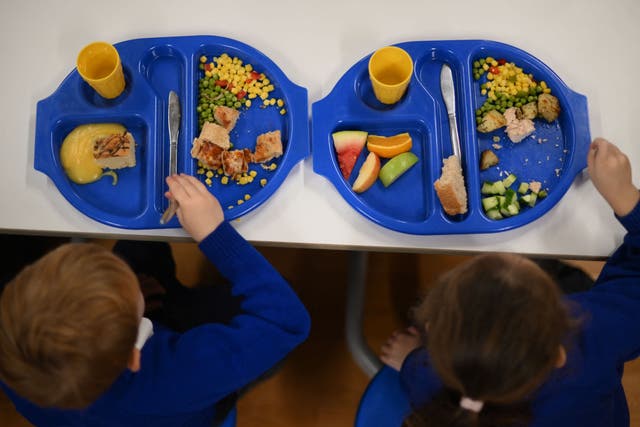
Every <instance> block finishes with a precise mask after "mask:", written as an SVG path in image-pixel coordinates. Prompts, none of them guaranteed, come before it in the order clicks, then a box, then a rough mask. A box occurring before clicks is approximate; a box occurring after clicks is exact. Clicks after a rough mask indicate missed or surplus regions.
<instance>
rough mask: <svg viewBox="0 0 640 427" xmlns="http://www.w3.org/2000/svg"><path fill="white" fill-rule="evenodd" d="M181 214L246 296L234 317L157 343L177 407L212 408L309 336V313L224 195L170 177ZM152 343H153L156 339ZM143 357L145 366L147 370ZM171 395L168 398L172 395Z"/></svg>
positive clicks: (161, 378) (162, 380)
mask: <svg viewBox="0 0 640 427" xmlns="http://www.w3.org/2000/svg"><path fill="white" fill-rule="evenodd" d="M167 183H168V184H169V188H170V193H169V194H168V195H167V196H168V197H173V198H175V199H176V200H177V201H178V204H179V207H178V210H177V212H176V213H177V215H178V219H179V220H180V223H181V224H182V225H183V227H184V229H185V230H186V231H187V232H188V233H189V234H191V235H192V236H193V238H194V239H195V240H196V241H198V242H199V247H200V249H201V250H202V252H203V253H204V254H205V255H206V256H207V258H208V259H209V260H210V261H211V262H212V263H213V264H214V265H215V266H216V267H217V268H218V270H219V271H220V273H221V274H222V275H223V276H225V277H226V278H227V279H228V280H229V281H230V282H231V283H232V292H233V294H234V295H241V296H243V297H244V299H243V301H242V303H241V313H240V314H239V315H237V316H236V317H235V318H234V319H233V320H232V321H231V323H230V324H229V325H228V326H227V325H223V324H213V323H212V324H206V325H202V326H199V327H196V328H194V329H192V330H189V331H187V332H186V333H184V334H182V335H177V334H176V336H175V337H174V339H175V342H171V341H169V342H167V343H164V344H162V343H159V344H160V346H161V347H162V348H159V349H155V350H157V351H159V352H160V354H158V353H156V351H154V352H153V353H151V354H152V355H153V360H150V361H149V362H150V363H151V364H152V365H153V367H155V369H152V370H151V371H150V373H151V374H156V375H155V378H153V381H154V382H155V386H156V387H167V394H168V395H171V399H176V401H173V402H171V405H172V406H177V407H178V408H180V410H182V411H184V410H189V409H192V408H197V407H206V406H208V405H211V404H212V403H214V402H216V401H217V400H219V399H220V398H222V397H224V396H225V395H227V394H229V393H231V392H233V391H235V390H237V389H239V388H241V387H243V386H245V385H247V384H248V383H249V382H251V381H253V380H254V379H256V378H257V377H258V376H260V375H261V374H262V373H264V372H265V371H267V370H268V369H269V368H271V367H273V366H274V365H275V364H276V363H278V362H279V361H280V360H282V359H283V358H284V357H285V356H286V355H287V353H289V352H290V351H291V350H292V349H293V348H294V347H296V346H297V345H298V344H300V343H301V342H302V341H304V340H305V339H306V337H307V336H308V333H309V328H310V318H309V314H308V313H307V311H306V309H305V308H304V306H303V305H302V303H301V302H300V300H299V299H298V298H297V296H296V295H295V293H294V292H293V290H292V289H291V288H290V287H289V286H288V284H287V282H286V281H285V280H284V279H283V278H282V276H281V275H280V274H279V273H278V272H277V271H276V270H275V269H274V268H273V267H272V266H271V265H270V264H269V262H267V260H266V259H264V258H263V257H262V255H261V254H260V253H259V252H258V251H257V250H255V249H254V248H253V247H252V246H251V245H250V244H249V243H248V242H247V241H245V240H244V239H243V238H242V237H241V236H240V235H239V234H238V233H237V232H236V231H235V230H234V228H233V227H232V226H231V225H229V224H228V223H227V222H223V213H222V209H221V208H220V204H219V203H218V201H217V200H216V199H215V198H214V197H213V196H212V195H211V193H209V191H208V190H207V188H206V187H205V186H204V185H203V184H202V183H201V182H200V181H198V180H197V179H195V178H193V177H190V176H177V177H176V176H174V177H170V178H168V179H167ZM150 344H151V343H150ZM144 362H145V360H144V359H143V363H142V365H143V366H142V369H141V371H144V370H145V366H144ZM168 400H170V399H168Z"/></svg>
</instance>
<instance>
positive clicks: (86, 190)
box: [35, 36, 310, 229]
mask: <svg viewBox="0 0 640 427" xmlns="http://www.w3.org/2000/svg"><path fill="white" fill-rule="evenodd" d="M115 47H116V49H117V50H118V52H119V54H120V57H121V61H122V65H123V68H124V73H125V80H126V83H127V84H126V89H125V92H124V93H123V94H122V95H120V96H119V97H118V98H116V99H114V100H106V99H104V98H101V97H100V96H99V95H97V93H96V92H95V91H94V90H93V89H92V88H91V87H90V86H89V85H88V84H86V83H85V82H84V81H83V80H82V78H81V77H80V75H79V74H78V72H77V70H75V69H74V70H73V71H72V72H71V73H70V74H69V75H68V76H67V78H66V79H65V80H64V81H63V82H62V84H61V85H60V87H59V88H58V89H57V90H56V91H55V92H54V93H53V94H52V95H51V96H50V97H48V98H46V99H44V100H42V101H40V102H39V103H38V110H37V120H36V140H35V168H36V169H37V170H39V171H41V172H43V173H45V174H46V175H47V176H49V177H50V178H51V180H52V181H53V182H54V183H55V185H56V186H57V188H58V190H59V191H60V192H61V193H62V194H63V195H64V197H65V198H66V199H67V200H68V201H69V202H70V203H71V204H72V205H73V206H75V207H76V208H77V209H78V210H79V211H81V212H82V213H84V214H86V215H87V216H89V217H91V218H93V219H95V220H97V221H100V222H102V223H105V224H108V225H111V226H116V227H121V228H131V229H141V228H165V227H179V223H178V220H177V218H176V217H174V218H173V219H172V220H171V221H170V222H169V223H168V224H165V225H161V224H160V222H159V221H160V217H161V215H162V212H164V210H165V209H166V207H167V205H168V201H167V199H166V198H165V197H164V193H165V191H166V190H167V187H166V183H165V177H166V176H167V175H168V172H169V135H168V127H167V102H168V97H169V91H171V90H173V91H176V92H177V93H178V96H179V97H180V104H181V105H180V106H181V112H182V119H181V123H180V134H179V140H178V172H179V173H187V174H191V175H196V171H197V161H196V160H194V159H193V158H192V157H191V155H190V150H191V144H192V142H193V139H194V138H195V137H197V135H198V117H197V112H196V107H197V98H198V81H199V79H200V78H201V77H202V71H201V70H200V69H199V68H198V65H199V64H200V61H199V60H200V56H202V55H206V56H207V58H208V59H209V60H211V57H212V56H219V55H221V54H222V53H225V52H226V53H227V54H229V56H231V57H234V56H237V57H238V58H240V59H241V60H243V62H244V63H245V64H246V63H250V64H252V65H253V67H254V69H256V70H257V71H259V72H264V73H265V74H266V75H267V77H268V78H269V80H271V82H272V83H273V84H274V86H275V89H274V91H273V92H271V94H270V96H272V97H275V98H282V99H283V100H284V102H285V108H286V110H287V113H286V114H285V115H281V114H280V113H279V109H278V108H275V107H267V108H260V107H259V105H260V104H261V103H260V102H253V105H252V106H251V107H250V108H245V107H243V108H242V109H241V113H240V118H239V119H238V122H237V124H236V127H235V128H234V129H233V130H232V131H231V141H232V142H233V143H234V147H235V148H245V147H246V148H250V149H253V148H254V147H255V140H256V137H257V136H258V135H259V134H261V133H264V132H267V131H271V130H276V129H279V130H280V131H281V132H282V141H283V148H284V155H283V156H281V157H280V158H279V159H277V160H275V163H277V164H278V167H277V169H276V170H275V171H265V170H264V169H263V168H261V167H260V166H258V165H256V164H252V167H251V169H252V170H256V172H258V175H257V177H256V178H255V179H254V181H253V182H252V183H251V184H247V185H244V186H241V185H236V184H235V183H230V184H227V185H222V184H221V183H220V181H219V180H216V179H214V180H213V185H212V186H211V187H210V190H211V192H212V193H213V194H214V195H215V196H216V197H217V198H218V199H219V200H220V203H221V205H222V207H223V209H224V211H225V218H226V219H227V220H232V219H235V218H238V217H240V216H242V215H244V214H245V213H247V212H249V211H251V210H252V209H254V208H256V207H257V206H259V205H260V204H262V203H263V202H264V201H265V200H266V199H267V198H268V197H269V196H270V195H271V194H273V193H274V192H275V191H276V190H277V189H278V187H279V186H280V184H282V182H283V181H284V179H285V178H286V177H287V175H288V173H289V171H290V170H291V168H292V167H293V166H294V165H295V164H296V163H298V162H299V161H300V160H302V159H304V158H305V157H306V156H308V155H309V153H310V143H309V120H308V103H307V91H306V89H304V88H303V87H300V86H297V85H295V84H294V83H292V82H291V81H290V80H289V79H288V78H287V77H286V76H285V74H284V73H283V72H282V71H281V70H280V69H279V68H278V66H277V65H276V64H275V63H273V61H271V60H270V59H269V58H268V57H266V56H265V55H264V54H262V53H260V52H259V51H257V50H256V49H254V48H252V47H251V46H248V45H246V44H244V43H241V42H238V41H235V40H231V39H228V38H223V37H214V36H189V37H165V38H148V39H137V40H129V41H125V42H122V43H118V44H116V45H115ZM256 100H258V101H261V100H260V99H259V98H256ZM111 122H115V123H121V124H122V125H124V126H125V127H126V128H127V129H128V130H129V131H130V132H131V133H132V134H133V137H134V138H135V140H136V142H137V148H136V162H137V165H136V166H135V167H133V168H125V169H120V170H118V171H117V173H118V177H119V180H118V183H117V185H115V186H114V185H112V184H111V179H110V178H108V177H105V178H102V179H100V180H99V181H97V182H95V183H91V184H84V185H79V184H75V183H73V182H72V181H70V180H69V178H68V177H67V175H66V174H65V172H64V170H63V169H62V166H61V163H60V156H59V151H60V146H61V144H62V141H63V140H64V138H65V137H66V136H67V135H68V134H69V132H70V131H71V130H72V129H73V128H75V127H76V126H78V125H81V124H86V123H111ZM269 163H272V162H269ZM256 166H257V167H256ZM196 176H200V177H202V175H196ZM261 178H267V180H268V181H267V184H266V186H265V187H264V188H262V187H261V186H260V183H259V181H260V179H261ZM245 194H250V195H251V199H250V200H249V201H246V202H244V203H243V204H241V205H237V200H239V199H243V197H244V195H245ZM228 206H233V208H232V209H228Z"/></svg>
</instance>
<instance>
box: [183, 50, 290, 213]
mask: <svg viewBox="0 0 640 427" xmlns="http://www.w3.org/2000/svg"><path fill="white" fill-rule="evenodd" d="M223 53H226V54H227V55H229V56H230V57H231V58H234V57H237V58H239V59H240V60H241V61H242V63H243V65H246V64H251V65H252V67H253V68H254V70H256V71H258V72H260V73H264V74H265V75H266V76H267V78H268V79H269V81H270V82H271V84H273V85H274V90H273V91H271V92H270V93H269V98H275V99H282V100H283V101H284V107H283V108H285V109H286V110H287V111H289V106H290V105H293V100H292V99H291V98H290V96H289V94H288V93H286V92H285V91H283V90H282V83H283V82H282V80H281V79H280V77H279V76H278V75H277V74H276V73H272V72H271V67H270V66H268V65H267V64H266V63H265V62H264V61H262V60H261V58H260V57H257V56H255V55H249V54H248V53H247V52H244V51H242V50H240V49H238V48H235V47H233V46H229V45H226V44H209V43H208V44H202V45H201V46H199V47H198V49H197V51H195V53H194V55H193V56H192V58H191V66H192V69H193V73H192V75H193V80H192V82H191V83H192V85H193V88H194V96H193V100H192V101H191V104H190V107H191V108H193V111H194V114H193V121H192V123H191V127H190V129H189V130H190V131H191V132H192V134H193V137H192V138H190V139H189V140H188V141H186V143H185V144H186V145H187V146H188V148H189V150H186V151H185V152H186V156H188V159H187V161H188V162H189V163H190V165H191V167H192V168H193V174H194V175H195V172H196V170H197V161H196V160H195V159H193V158H191V154H190V150H191V145H192V142H193V139H194V138H196V137H197V136H198V135H199V133H200V131H199V126H198V116H197V114H198V113H197V107H198V103H199V99H200V93H199V81H200V79H201V78H202V77H203V76H204V72H203V71H202V70H200V69H199V65H200V63H201V62H200V57H202V56H205V57H206V58H207V63H209V62H211V60H212V58H213V57H219V56H220V55H222V54H223ZM251 102H252V105H251V107H249V108H247V107H245V106H242V107H240V109H239V111H240V116H239V117H238V121H237V122H236V125H235V126H234V128H233V129H232V130H231V132H230V133H229V139H230V140H231V142H232V143H233V148H232V149H243V148H247V149H249V150H251V151H254V150H255V146H256V139H257V137H258V136H259V135H261V134H263V133H266V132H270V131H274V130H280V133H281V136H282V150H283V155H282V156H280V157H279V158H276V159H273V160H271V161H269V162H267V163H266V165H271V164H276V165H277V166H276V169H275V170H265V169H264V168H263V167H262V166H261V165H260V164H258V163H250V164H249V170H250V171H255V172H256V174H257V175H256V176H255V177H254V179H253V182H251V183H248V184H246V185H237V184H236V183H234V182H229V183H228V184H222V183H221V182H220V180H219V179H217V178H214V179H213V182H212V185H211V186H210V187H209V189H210V191H211V192H212V193H213V194H214V195H215V196H216V197H217V198H218V200H219V201H220V204H221V205H222V207H223V208H224V209H225V211H226V212H225V215H226V216H227V217H232V216H233V217H235V216H239V215H240V213H239V212H243V211H247V210H249V209H251V208H252V207H253V206H254V205H256V204H257V203H258V202H259V200H260V199H257V198H255V196H256V195H257V194H259V193H261V192H263V191H262V190H263V187H262V186H261V184H260V180H262V179H266V180H267V186H269V185H270V184H271V182H272V181H273V179H274V178H275V177H276V174H279V168H280V165H281V164H282V163H283V162H285V161H286V159H287V158H288V156H290V152H291V150H289V146H290V144H292V143H295V141H291V139H290V138H291V134H292V124H291V114H290V112H287V114H285V115H282V114H280V108H277V107H276V106H267V107H266V108H263V104H262V103H263V100H262V99H260V97H256V98H254V99H252V100H251ZM196 177H198V178H200V179H202V180H203V179H204V178H203V176H202V175H196ZM265 187H266V186H265ZM247 194H248V195H249V196H251V198H250V199H249V200H248V201H247V200H244V198H245V196H246V195H247ZM238 200H243V203H242V204H241V205H238Z"/></svg>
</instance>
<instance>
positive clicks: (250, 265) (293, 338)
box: [0, 222, 310, 427]
mask: <svg viewBox="0 0 640 427" xmlns="http://www.w3.org/2000/svg"><path fill="white" fill-rule="evenodd" d="M199 247H200V249H201V250H202V252H203V253H204V254H205V255H206V257H207V258H208V259H209V261H211V262H212V263H213V264H214V265H215V266H216V267H217V268H218V270H219V271H220V273H221V274H222V275H223V276H225V277H226V278H227V279H228V280H229V281H230V282H231V283H232V286H233V294H234V295H242V296H244V300H243V302H242V304H241V310H242V313H241V314H239V315H238V316H236V317H235V318H234V319H233V320H232V322H231V323H230V324H229V325H228V326H227V325H223V324H213V323H211V324H205V325H202V326H198V327H196V328H194V329H191V330H189V331H187V332H185V333H183V334H178V333H175V332H172V331H170V330H167V329H165V328H162V327H161V326H160V325H158V324H154V334H153V336H151V338H149V340H147V342H146V343H145V345H144V347H143V348H142V354H141V368H140V371H138V372H137V373H133V372H130V371H129V370H126V371H125V372H123V373H122V375H120V377H119V378H118V379H117V380H116V381H115V383H114V384H113V385H112V387H111V388H110V389H109V390H107V392H106V393H104V395H103V396H102V397H101V398H100V399H98V400H97V401H96V402H95V403H94V404H93V405H91V406H90V407H89V408H87V409H86V410H83V411H62V410H55V409H43V408H39V407H37V406H35V405H33V404H31V403H29V402H28V401H26V400H24V399H22V398H20V397H19V396H16V395H15V393H13V392H11V391H10V390H9V389H7V387H6V386H5V385H2V384H1V383H0V385H2V388H3V389H4V390H5V391H6V392H7V394H8V395H9V397H10V398H11V400H12V401H13V402H14V404H15V406H16V408H17V410H18V411H19V412H20V413H21V414H23V415H24V417H25V418H27V419H28V420H29V421H30V422H32V423H33V424H35V425H36V426H56V427H57V426H65V427H66V426H91V427H101V426H105V427H106V426H109V427H115V426H118V427H125V426H136V427H140V426H153V427H161V426H189V427H191V426H194V427H197V426H211V420H212V418H213V415H214V413H215V403H216V402H218V401H219V400H220V399H222V398H223V397H225V396H226V395H228V394H230V393H232V392H234V391H236V390H238V389H239V388H241V387H243V386H245V385H247V384H248V383H250V382H251V381H253V380H255V379H256V378H257V377H258V376H260V375H261V374H262V373H264V372H265V371H267V370H268V369H269V368H271V367H273V366H274V365H275V364H276V363H277V362H279V361H280V360H282V359H283V358H284V357H285V355H287V353H289V352H290V351H291V350H292V349H293V348H294V347H296V346H297V345H298V344H300V343H301V342H302V341H304V340H305V339H306V337H307V336H308V334H309V328H310V318H309V314H308V313H307V311H306V309H305V308H304V306H303V305H302V303H301V302H300V300H299V299H298V297H297V296H296V295H295V293H294V292H293V290H292V289H291V288H290V287H289V286H288V284H287V282H286V281H285V280H284V279H283V278H282V277H281V276H280V274H278V272H277V271H276V270H274V268H273V267H272V266H271V265H270V264H269V263H268V262H267V261H266V260H265V259H264V258H263V257H262V255H260V253H259V252H258V251H257V250H255V249H254V248H253V247H252V246H251V245H250V244H249V243H247V242H246V241H245V240H244V239H243V238H242V237H241V236H240V235H239V234H238V233H237V232H236V231H235V230H234V229H233V227H231V226H230V225H229V224H228V223H226V222H225V223H222V224H221V225H220V226H219V227H218V228H217V229H216V230H215V231H214V232H213V233H211V234H210V235H209V236H208V237H207V238H206V239H204V240H203V241H202V242H201V243H200V245H199ZM0 418H1V415H0Z"/></svg>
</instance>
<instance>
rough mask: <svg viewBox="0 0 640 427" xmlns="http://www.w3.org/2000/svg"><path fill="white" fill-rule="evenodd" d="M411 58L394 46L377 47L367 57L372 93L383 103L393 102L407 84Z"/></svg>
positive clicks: (410, 72) (411, 67) (409, 75)
mask: <svg viewBox="0 0 640 427" xmlns="http://www.w3.org/2000/svg"><path fill="white" fill-rule="evenodd" d="M412 73H413V59H411V56H410V55H409V54H408V53H407V52H406V51H405V50H404V49H401V48H399V47H396V46H387V47H383V48H381V49H378V50H376V51H375V52H374V54H373V55H371V58H370V59H369V78H370V79H371V85H372V86H373V93H374V94H375V96H376V98H377V99H378V101H380V102H382V103H383V104H395V103H396V102H398V101H400V98H402V95H404V92H405V91H406V90H407V87H408V86H409V81H410V80H411V74H412Z"/></svg>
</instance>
